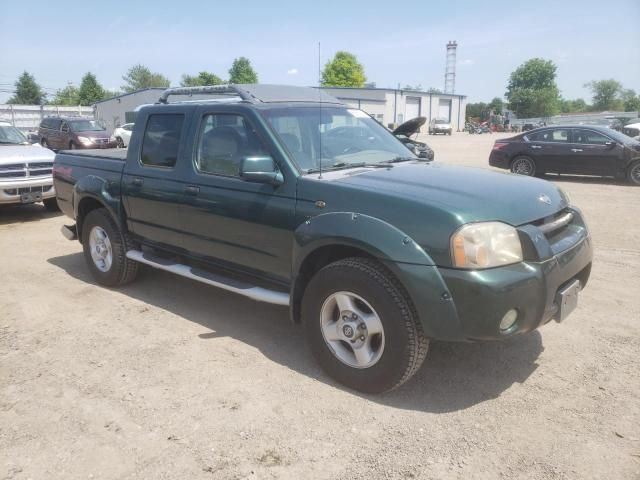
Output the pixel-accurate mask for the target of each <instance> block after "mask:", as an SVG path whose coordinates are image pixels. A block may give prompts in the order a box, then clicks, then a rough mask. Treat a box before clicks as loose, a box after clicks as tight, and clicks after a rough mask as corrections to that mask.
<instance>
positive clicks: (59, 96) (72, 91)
mask: <svg viewBox="0 0 640 480" xmlns="http://www.w3.org/2000/svg"><path fill="white" fill-rule="evenodd" d="M50 103H51V105H80V100H79V99H78V89H77V88H76V87H74V86H73V85H67V86H66V87H64V88H61V89H60V90H58V91H57V92H56V95H55V97H53V99H52V100H51V102H50Z"/></svg>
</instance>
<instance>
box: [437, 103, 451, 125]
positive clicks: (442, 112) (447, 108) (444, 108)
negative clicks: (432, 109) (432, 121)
mask: <svg viewBox="0 0 640 480" xmlns="http://www.w3.org/2000/svg"><path fill="white" fill-rule="evenodd" d="M438 118H444V119H445V120H446V121H447V122H450V121H451V100H442V99H440V104H439V105H438Z"/></svg>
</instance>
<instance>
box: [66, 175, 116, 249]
mask: <svg viewBox="0 0 640 480" xmlns="http://www.w3.org/2000/svg"><path fill="white" fill-rule="evenodd" d="M106 183H107V182H106V180H104V179H102V178H99V177H96V176H93V175H89V176H86V177H83V178H81V179H80V180H79V181H78V182H77V183H76V184H75V185H74V187H73V199H74V201H73V203H74V216H75V219H76V231H77V232H78V239H79V240H80V242H82V224H83V222H84V219H85V218H86V216H87V214H88V213H89V212H91V211H92V210H96V209H98V208H104V209H105V210H107V212H108V213H109V215H111V217H112V218H113V220H114V221H115V222H116V224H117V225H118V226H120V228H122V226H123V224H122V222H121V221H120V215H119V212H120V207H121V202H120V199H119V198H115V197H112V196H110V195H109V194H108V193H106V190H105V188H106Z"/></svg>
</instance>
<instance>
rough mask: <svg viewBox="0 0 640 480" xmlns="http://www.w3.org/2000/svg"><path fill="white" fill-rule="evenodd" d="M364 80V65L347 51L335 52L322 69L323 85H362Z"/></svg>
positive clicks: (365, 78) (365, 79)
mask: <svg viewBox="0 0 640 480" xmlns="http://www.w3.org/2000/svg"><path fill="white" fill-rule="evenodd" d="M366 81H367V77H366V76H365V74H364V67H363V66H362V64H361V63H359V62H358V59H357V58H356V56H355V55H353V54H352V53H349V52H342V51H341V52H337V53H336V54H335V56H334V57H333V60H331V61H330V62H327V64H326V65H325V66H324V70H323V71H322V81H321V84H322V86H323V87H362V86H363V85H364V82H366Z"/></svg>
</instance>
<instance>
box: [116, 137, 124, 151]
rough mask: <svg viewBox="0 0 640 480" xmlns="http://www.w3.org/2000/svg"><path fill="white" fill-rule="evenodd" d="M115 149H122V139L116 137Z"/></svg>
mask: <svg viewBox="0 0 640 480" xmlns="http://www.w3.org/2000/svg"><path fill="white" fill-rule="evenodd" d="M116 147H117V148H124V140H122V137H116Z"/></svg>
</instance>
